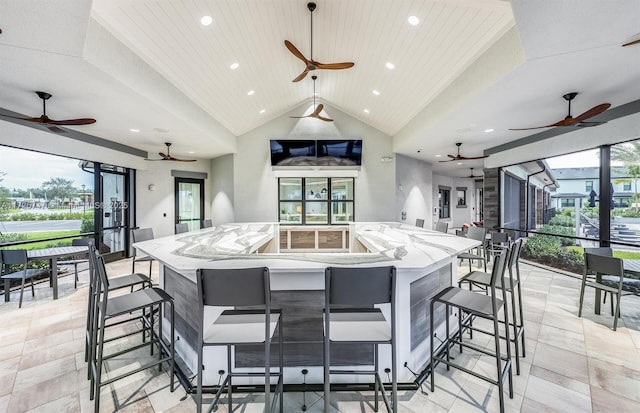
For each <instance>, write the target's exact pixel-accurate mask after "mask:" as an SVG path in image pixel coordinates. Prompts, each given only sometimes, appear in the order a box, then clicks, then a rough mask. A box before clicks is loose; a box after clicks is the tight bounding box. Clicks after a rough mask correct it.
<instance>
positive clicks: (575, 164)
mask: <svg viewBox="0 0 640 413" xmlns="http://www.w3.org/2000/svg"><path fill="white" fill-rule="evenodd" d="M546 161H547V163H548V164H549V166H550V167H551V168H552V169H556V168H580V167H582V168H585V167H589V166H596V167H599V166H600V150H599V149H592V150H589V151H582V152H576V153H570V154H568V155H562V156H556V157H554V158H547V159H546ZM611 164H612V165H614V166H618V165H621V163H619V162H615V161H613V162H611Z"/></svg>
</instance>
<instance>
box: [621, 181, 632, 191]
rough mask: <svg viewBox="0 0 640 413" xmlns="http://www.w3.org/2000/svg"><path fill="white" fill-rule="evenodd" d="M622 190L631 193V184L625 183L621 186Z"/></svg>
mask: <svg viewBox="0 0 640 413" xmlns="http://www.w3.org/2000/svg"><path fill="white" fill-rule="evenodd" d="M622 190H623V191H631V182H630V181H626V182H624V183H623V184H622Z"/></svg>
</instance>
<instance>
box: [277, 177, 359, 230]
mask: <svg viewBox="0 0 640 413" xmlns="http://www.w3.org/2000/svg"><path fill="white" fill-rule="evenodd" d="M282 179H300V181H301V187H300V188H301V190H300V197H299V198H295V199H283V198H281V182H282ZM318 179H326V189H327V192H326V194H327V195H326V198H323V199H307V196H306V194H307V191H308V190H307V180H318ZM333 180H350V181H351V189H352V190H351V194H350V198H349V195H347V197H346V198H345V199H333V196H332V194H333ZM291 202H299V203H300V204H301V205H302V208H301V213H300V214H301V217H300V222H293V223H290V222H286V221H282V216H281V215H280V212H281V211H282V204H283V203H291ZM312 204H325V205H326V211H327V212H326V222H324V223H319V222H307V210H308V207H309V206H310V205H312ZM335 205H346V206H347V208H346V209H347V210H348V209H349V207H348V205H351V212H352V214H351V218H352V219H351V220H348V221H337V222H334V219H333V206H335ZM355 220H356V218H355V178H353V177H308V178H305V177H287V178H278V222H279V223H280V225H303V226H307V225H309V226H310V225H323V226H331V225H346V224H348V223H349V222H355Z"/></svg>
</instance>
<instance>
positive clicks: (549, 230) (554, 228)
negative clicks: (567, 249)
mask: <svg viewBox="0 0 640 413" xmlns="http://www.w3.org/2000/svg"><path fill="white" fill-rule="evenodd" d="M542 234H551V235H569V236H574V235H575V230H574V229H573V228H569V227H561V226H559V225H543V226H542V228H540V229H539V230H538V234H536V235H534V237H536V236H541V237H544V235H542ZM551 238H554V239H558V240H559V241H560V243H561V245H563V246H568V245H575V241H574V240H573V239H571V238H565V237H551Z"/></svg>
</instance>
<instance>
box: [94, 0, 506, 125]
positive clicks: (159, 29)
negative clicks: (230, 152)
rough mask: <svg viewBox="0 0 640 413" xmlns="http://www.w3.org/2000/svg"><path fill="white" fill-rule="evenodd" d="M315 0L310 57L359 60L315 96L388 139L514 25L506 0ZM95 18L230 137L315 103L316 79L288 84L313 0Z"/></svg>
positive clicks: (108, 12) (116, 6)
mask: <svg viewBox="0 0 640 413" xmlns="http://www.w3.org/2000/svg"><path fill="white" fill-rule="evenodd" d="M316 3H317V9H316V11H315V12H314V19H313V20H314V22H313V23H314V27H313V32H314V33H313V41H314V44H313V48H314V49H313V58H314V60H317V61H320V62H323V63H332V62H344V61H352V62H355V67H353V68H351V69H347V70H338V71H328V70H319V71H315V72H313V73H314V74H316V75H317V76H318V80H317V84H316V91H317V94H318V96H317V102H318V103H324V105H325V112H326V113H327V114H328V115H329V116H330V115H331V108H332V107H335V108H338V109H340V110H342V111H344V112H346V113H348V114H350V115H352V116H354V117H356V118H358V119H360V120H362V121H363V122H366V123H368V124H370V125H371V126H373V127H375V128H377V129H379V130H381V131H383V132H385V133H386V134H388V135H391V136H392V135H394V134H395V133H396V132H397V131H398V130H399V129H401V128H402V127H403V126H404V125H405V124H406V123H407V122H408V121H409V120H411V119H412V118H413V117H414V116H415V115H416V114H417V113H418V112H419V111H420V110H421V109H422V108H423V107H425V105H427V104H428V103H429V102H430V101H431V100H432V99H433V98H434V97H435V96H437V95H438V93H439V92H440V91H442V90H443V89H444V88H446V87H447V86H448V85H449V84H450V83H451V82H453V81H454V80H455V79H456V77H457V76H458V75H459V74H460V73H461V72H462V71H463V70H464V69H465V68H467V67H468V66H469V65H470V64H471V63H472V62H473V61H474V60H475V59H476V58H477V57H478V56H479V55H481V54H482V53H483V52H484V51H485V50H486V49H487V48H488V47H489V46H490V45H491V44H493V42H495V41H496V40H497V39H498V38H499V37H500V36H501V35H503V34H504V33H505V32H506V31H507V30H508V29H509V28H511V27H512V26H513V25H514V19H513V15H512V13H511V8H510V5H509V3H508V2H505V1H500V0H447V1H444V0H435V1H419V0H394V1H389V0H349V1H345V0H317V1H316ZM205 15H208V16H211V17H212V19H213V22H212V24H211V25H210V26H203V25H201V23H200V19H201V17H203V16H205ZM92 16H93V17H94V18H95V19H96V20H97V21H98V22H99V23H100V24H102V25H104V26H105V27H106V28H107V29H108V30H109V31H111V32H112V33H113V34H114V35H115V36H116V37H117V38H118V39H119V40H121V41H122V42H123V43H125V44H126V45H127V46H128V47H130V48H131V49H132V50H133V51H134V52H135V53H136V54H138V55H140V56H141V57H142V58H143V59H144V60H145V61H146V62H147V63H148V64H150V65H151V66H152V67H153V68H155V69H156V70H157V71H158V72H160V73H161V74H162V75H163V76H165V77H166V78H167V79H168V80H169V81H170V82H171V83H173V84H174V85H175V86H177V87H178V88H179V89H180V90H181V91H182V92H183V93H185V94H186V95H187V96H188V97H189V98H190V99H192V100H193V101H194V102H195V103H196V104H197V105H199V106H200V107H201V108H203V109H204V110H205V111H206V112H207V113H208V114H210V115H211V116H212V117H213V118H215V119H216V120H217V121H218V122H220V123H221V124H222V125H224V126H225V127H226V128H227V129H229V130H230V131H231V132H232V133H233V134H234V135H241V134H243V133H245V132H247V131H249V130H251V129H253V128H255V127H257V126H259V125H261V124H262V123H264V122H266V121H268V120H270V119H273V118H274V117H277V116H279V115H281V114H283V113H285V112H287V111H289V110H290V109H291V108H293V107H295V106H297V105H299V104H300V103H302V102H304V101H311V98H312V94H313V92H312V80H311V76H307V78H306V79H304V80H303V81H301V82H299V83H292V82H291V80H292V79H293V78H295V77H296V76H297V75H298V74H299V73H300V72H302V70H303V68H304V64H303V63H302V61H300V60H299V59H297V58H296V57H294V56H293V55H292V54H291V53H290V52H289V51H288V50H287V49H286V48H285V46H284V44H283V42H284V40H285V39H287V40H289V41H291V42H292V43H293V44H294V45H295V46H296V47H297V48H298V49H299V50H300V51H301V52H302V53H303V54H304V55H305V56H307V57H310V12H309V11H308V9H307V1H305V0H243V1H238V0H220V1H211V0H209V1H205V0H184V1H158V0H136V1H132V0H95V1H94V2H93V9H92ZM409 16H416V17H418V18H419V20H420V23H419V24H418V25H416V26H412V25H410V24H409V23H408V21H407V19H408V17H409ZM387 62H391V63H393V64H394V65H395V68H394V69H393V70H389V69H387V68H386V67H385V64H386V63H387ZM232 63H238V64H239V67H238V68H237V69H236V70H231V69H230V65H231V64H232ZM373 90H376V91H378V92H379V95H374V94H373ZM249 91H254V93H253V94H252V95H251V96H249V95H248V93H249ZM365 109H367V110H368V113H365V111H364V110H365ZM262 110H264V113H260V112H261V111H262Z"/></svg>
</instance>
